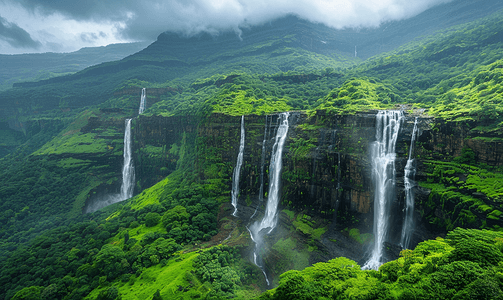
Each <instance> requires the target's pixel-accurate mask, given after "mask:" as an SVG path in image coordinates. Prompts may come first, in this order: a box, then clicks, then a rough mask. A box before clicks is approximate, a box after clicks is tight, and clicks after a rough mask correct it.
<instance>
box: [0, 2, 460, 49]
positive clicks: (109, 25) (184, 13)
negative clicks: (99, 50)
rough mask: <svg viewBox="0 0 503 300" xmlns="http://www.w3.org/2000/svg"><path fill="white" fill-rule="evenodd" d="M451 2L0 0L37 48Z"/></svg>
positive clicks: (336, 18)
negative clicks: (284, 17) (286, 16)
mask: <svg viewBox="0 0 503 300" xmlns="http://www.w3.org/2000/svg"><path fill="white" fill-rule="evenodd" d="M450 1H451V0H275V1H274V0H268V1H267V0H107V1H102V0H90V1H86V2H83V1H80V0H71V1H43V0H15V1H14V0H0V11H1V12H2V13H1V14H2V16H3V17H4V18H5V19H7V21H9V22H12V23H15V24H17V25H18V26H19V27H20V28H22V29H24V30H26V31H27V32H28V33H29V34H30V35H31V37H32V38H33V39H34V40H35V41H39V42H40V43H41V44H42V47H40V49H38V50H37V51H59V52H61V51H73V50H77V49H79V48H81V47H84V46H98V45H106V44H110V43H117V42H124V41H131V40H154V39H155V38H156V37H157V36H158V35H159V34H160V33H161V32H163V31H177V32H183V33H185V34H193V33H197V32H199V31H209V32H218V31H223V30H238V28H239V27H243V26H249V25H257V24H261V23H264V22H267V21H270V20H273V19H275V18H277V17H280V16H284V15H286V14H295V15H298V16H299V17H301V18H304V19H307V20H309V21H312V22H318V23H323V24H325V25H327V26H330V27H333V28H345V27H375V26H378V25H379V24H381V23H383V22H386V21H390V20H400V19H404V18H409V17H412V16H414V15H417V14H419V13H421V12H422V11H424V10H426V9H428V8H430V7H432V6H435V5H438V4H440V3H445V2H450ZM83 3H86V4H87V6H84V4H83ZM89 3H91V4H89ZM92 3H94V4H92ZM0 38H1V36H0ZM15 51H26V49H17V50H16V49H15V48H13V47H10V49H9V47H7V46H5V45H4V44H2V43H1V39H0V53H7V52H11V53H13V52H15Z"/></svg>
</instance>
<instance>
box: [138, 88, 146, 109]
mask: <svg viewBox="0 0 503 300" xmlns="http://www.w3.org/2000/svg"><path fill="white" fill-rule="evenodd" d="M146 108H147V90H146V89H145V88H142V89H141V98H140V108H139V109H138V114H139V115H141V114H142V113H143V112H144V111H145V109H146Z"/></svg>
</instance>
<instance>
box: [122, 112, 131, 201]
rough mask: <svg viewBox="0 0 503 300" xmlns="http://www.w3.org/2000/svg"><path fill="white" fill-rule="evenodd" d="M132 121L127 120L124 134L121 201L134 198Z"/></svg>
mask: <svg viewBox="0 0 503 300" xmlns="http://www.w3.org/2000/svg"><path fill="white" fill-rule="evenodd" d="M131 142H132V139H131V119H126V131H125V132H124V164H123V166H122V186H121V193H120V198H121V199H120V201H122V200H126V199H129V198H131V197H132V196H133V190H134V166H133V156H132V151H131Z"/></svg>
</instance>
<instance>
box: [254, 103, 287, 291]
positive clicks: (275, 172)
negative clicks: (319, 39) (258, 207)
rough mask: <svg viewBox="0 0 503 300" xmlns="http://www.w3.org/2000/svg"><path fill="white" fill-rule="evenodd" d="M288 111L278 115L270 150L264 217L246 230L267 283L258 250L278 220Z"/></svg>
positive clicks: (255, 259)
mask: <svg viewBox="0 0 503 300" xmlns="http://www.w3.org/2000/svg"><path fill="white" fill-rule="evenodd" d="M289 116H290V113H288V112H285V113H281V114H280V116H279V126H278V129H277V131H276V137H275V139H274V145H273V147H272V152H271V161H270V164H269V189H268V193H267V204H266V209H265V213H264V217H263V218H262V220H261V221H260V222H258V221H257V222H255V223H253V224H252V225H251V226H250V227H249V228H248V231H249V232H250V236H251V238H252V240H253V241H254V242H255V251H254V253H253V258H254V263H255V264H256V265H257V266H258V267H259V268H260V269H261V270H262V272H263V273H264V276H265V278H266V281H267V285H269V279H268V278H267V275H266V272H265V270H264V267H263V266H262V265H261V263H260V257H259V256H258V251H259V250H260V249H261V248H262V247H263V237H264V235H267V234H270V233H271V231H272V230H273V229H274V228H275V227H276V224H277V220H278V214H277V210H278V204H279V199H280V193H279V192H280V184H281V169H282V167H283V164H282V159H283V146H284V145H285V140H286V136H287V134H288V128H289V124H288V117H289Z"/></svg>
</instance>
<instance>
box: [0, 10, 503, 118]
mask: <svg viewBox="0 0 503 300" xmlns="http://www.w3.org/2000/svg"><path fill="white" fill-rule="evenodd" d="M481 3H482V2H480V1H475V2H474V1H468V0H460V1H453V2H451V3H448V4H443V5H440V6H436V7H433V8H431V9H429V10H427V11H425V12H423V13H421V14H419V15H417V16H416V17H413V18H410V19H407V20H403V21H399V22H390V23H387V24H383V25H382V26H380V27H379V28H376V29H362V30H355V29H347V30H336V29H333V28H329V27H327V26H324V25H322V24H314V23H311V22H308V21H306V20H302V19H299V18H297V17H295V16H288V17H284V18H281V19H278V20H275V21H272V22H269V23H267V24H263V25H261V26H255V27H251V28H245V29H243V31H242V33H241V34H240V35H239V36H238V35H237V34H236V33H235V32H226V33H221V34H220V35H217V36H212V35H209V34H207V33H201V34H199V35H196V36H192V37H190V38H187V37H184V36H180V35H177V34H174V33H169V32H166V33H163V34H161V35H159V37H158V39H157V40H156V41H155V42H154V43H152V44H151V45H149V46H148V47H146V48H145V49H143V50H141V51H139V52H137V53H135V54H133V55H130V56H127V57H125V58H123V59H121V60H118V61H113V62H107V63H102V64H98V65H94V66H91V67H89V68H86V69H84V70H82V71H79V72H77V73H75V74H72V75H67V76H60V77H55V78H50V79H47V80H41V81H38V82H20V83H15V84H14V87H15V88H14V89H12V90H10V91H6V92H4V93H2V98H3V99H5V100H4V103H2V106H3V107H11V104H9V103H14V102H16V103H18V104H16V106H18V105H19V104H21V105H23V106H25V108H27V110H24V111H25V112H29V111H30V110H33V109H34V108H35V107H36V108H37V111H40V109H42V110H45V109H54V108H61V106H62V105H63V106H64V107H68V108H77V107H82V106H86V105H93V104H97V103H102V102H104V101H106V99H108V98H110V97H111V96H112V95H113V93H114V91H115V90H116V89H118V88H120V87H121V86H122V85H123V84H124V82H126V81H129V80H137V81H146V82H151V83H165V82H167V81H171V80H174V79H177V80H178V82H185V83H186V84H189V83H191V82H193V81H194V80H196V79H198V78H206V77H210V76H212V75H214V74H228V73H231V72H245V73H255V74H257V73H261V74H274V73H278V72H287V71H299V72H309V71H313V70H321V69H325V68H339V67H340V68H346V67H350V66H353V65H356V64H358V63H360V62H361V61H362V59H366V58H368V57H371V56H374V55H377V54H380V53H384V52H385V51H390V50H393V49H396V48H397V47H399V46H401V45H404V44H406V43H408V42H410V41H413V40H417V39H421V38H423V37H426V36H427V35H428V34H430V33H432V32H436V31H439V30H446V29H447V28H450V27H449V26H452V25H456V24H460V23H466V22H469V21H472V20H475V19H478V18H482V17H484V16H487V15H489V14H490V13H492V12H495V11H497V10H500V9H503V2H502V1H497V0H486V1H483V5H480V4H481ZM355 46H356V49H355ZM355 50H356V51H355ZM83 52H85V51H83ZM82 54H84V53H82ZM355 54H356V55H355ZM84 56H85V55H84ZM355 56H356V57H355ZM19 99H23V100H22V101H21V102H19ZM28 99H29V100H28ZM27 101H29V103H28V102H27Z"/></svg>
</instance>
